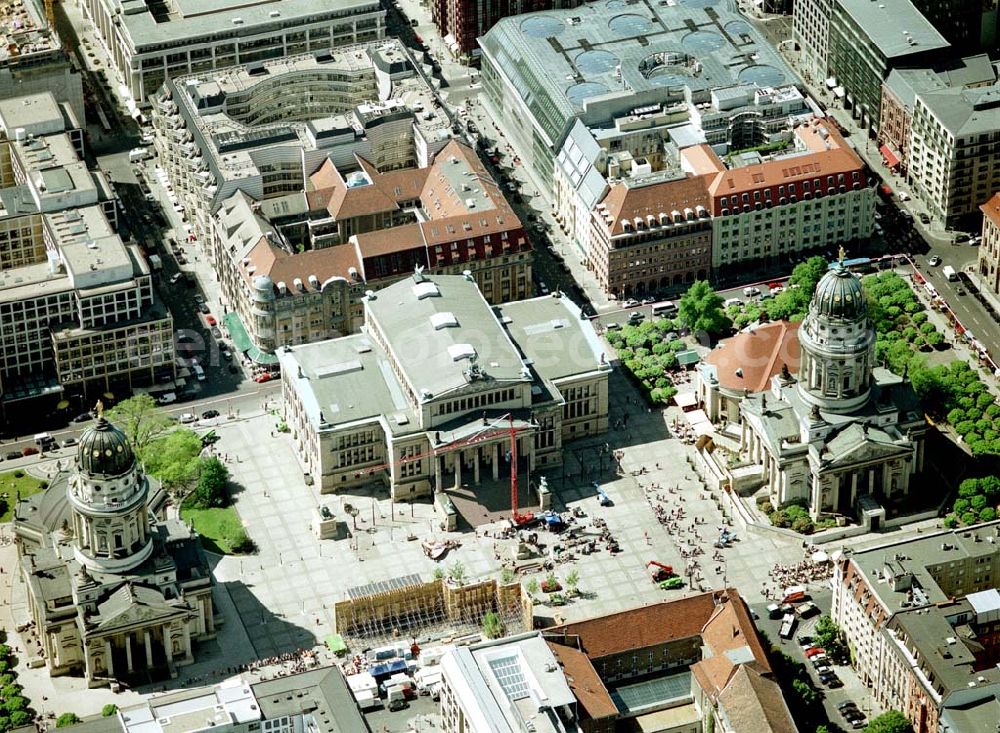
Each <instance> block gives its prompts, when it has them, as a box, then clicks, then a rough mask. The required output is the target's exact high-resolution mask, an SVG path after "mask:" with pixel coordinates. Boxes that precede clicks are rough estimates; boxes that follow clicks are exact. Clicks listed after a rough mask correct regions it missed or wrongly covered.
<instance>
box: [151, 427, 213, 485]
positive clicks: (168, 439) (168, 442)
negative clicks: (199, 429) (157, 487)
mask: <svg viewBox="0 0 1000 733" xmlns="http://www.w3.org/2000/svg"><path fill="white" fill-rule="evenodd" d="M201 447H202V446H201V438H199V437H198V436H197V434H195V432H194V431H193V430H188V429H187V428H181V429H179V430H174V431H172V432H170V433H168V434H167V435H165V436H163V437H162V438H157V439H156V440H154V441H153V442H151V443H150V444H149V445H148V446H147V449H146V450H145V451H144V452H143V456H142V458H143V461H144V463H145V465H146V471H147V472H148V473H150V474H152V475H153V476H156V478H158V479H160V481H162V482H163V483H164V484H166V485H167V486H168V487H169V488H173V489H184V488H187V487H188V486H190V485H191V483H192V482H193V481H194V480H195V478H197V476H198V469H199V461H198V455H199V454H200V453H201Z"/></svg>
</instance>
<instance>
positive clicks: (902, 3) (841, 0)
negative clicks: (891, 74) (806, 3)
mask: <svg viewBox="0 0 1000 733" xmlns="http://www.w3.org/2000/svg"><path fill="white" fill-rule="evenodd" d="M837 3H838V4H839V5H840V6H841V7H842V8H843V9H844V10H845V11H847V14H848V15H850V16H851V18H852V19H853V20H854V22H855V23H857V25H858V26H859V27H860V28H861V29H862V30H863V31H864V33H865V35H867V36H868V37H869V38H870V39H871V41H872V43H874V44H875V46H876V47H877V48H878V49H879V50H880V51H881V52H882V54H883V55H884V56H885V57H886V58H887V59H892V58H896V57H899V56H911V55H913V54H917V53H922V52H925V51H931V50H933V49H939V48H947V47H948V46H949V45H950V44H949V43H948V41H946V40H945V39H944V36H942V35H941V34H940V33H938V32H937V29H935V28H934V26H933V25H931V23H930V21H929V20H927V19H926V18H925V17H924V16H923V14H922V13H921V12H920V11H919V10H917V9H916V8H915V7H914V5H913V3H911V2H910V0H877V2H875V1H873V0H837Z"/></svg>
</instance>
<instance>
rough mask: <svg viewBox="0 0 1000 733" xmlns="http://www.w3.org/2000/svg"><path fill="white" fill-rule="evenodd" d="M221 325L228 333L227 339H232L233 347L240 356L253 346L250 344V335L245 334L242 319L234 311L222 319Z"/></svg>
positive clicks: (245, 330)
mask: <svg viewBox="0 0 1000 733" xmlns="http://www.w3.org/2000/svg"><path fill="white" fill-rule="evenodd" d="M222 325H223V326H225V327H226V330H227V331H229V338H230V339H232V342H233V346H235V347H236V350H237V351H239V352H240V353H241V354H242V353H243V352H245V351H247V350H248V349H249V348H250V347H251V346H253V344H252V343H251V342H250V334H248V333H247V329H246V326H244V325H243V319H242V318H240V314H239V313H237V312H236V311H229V312H228V313H227V314H226V315H224V316H223V317H222Z"/></svg>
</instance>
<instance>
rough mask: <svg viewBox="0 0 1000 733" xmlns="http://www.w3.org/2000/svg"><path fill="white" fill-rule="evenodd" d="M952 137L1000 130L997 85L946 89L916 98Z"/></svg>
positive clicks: (999, 87) (926, 93) (918, 95)
mask: <svg viewBox="0 0 1000 733" xmlns="http://www.w3.org/2000/svg"><path fill="white" fill-rule="evenodd" d="M916 96H917V97H918V98H919V99H920V101H921V102H923V104H924V105H925V106H926V107H927V109H928V110H929V111H930V113H931V114H932V115H933V116H934V117H935V118H936V119H937V120H938V122H940V123H941V126H942V127H944V129H945V130H946V131H947V132H948V133H950V134H951V135H952V136H953V137H956V138H962V137H966V136H969V135H979V134H981V133H988V132H993V131H994V130H998V129H1000V85H998V84H994V85H993V86H989V87H980V88H978V89H962V88H960V87H959V88H954V87H949V88H947V89H939V90H935V91H930V92H924V93H922V94H921V93H919V92H918V93H917V95H916Z"/></svg>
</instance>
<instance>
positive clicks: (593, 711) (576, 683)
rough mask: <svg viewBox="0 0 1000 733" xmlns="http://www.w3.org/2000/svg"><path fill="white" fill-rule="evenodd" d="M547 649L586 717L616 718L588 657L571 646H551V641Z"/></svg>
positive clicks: (608, 697) (616, 713)
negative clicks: (560, 668)
mask: <svg viewBox="0 0 1000 733" xmlns="http://www.w3.org/2000/svg"><path fill="white" fill-rule="evenodd" d="M549 648H550V649H551V650H552V653H553V654H554V655H555V657H556V659H557V660H558V662H559V664H560V665H561V666H562V669H563V674H564V675H565V676H566V682H567V683H568V684H569V688H570V689H571V690H572V691H573V695H574V696H575V697H576V699H577V702H579V703H580V707H581V708H583V712H584V713H585V714H586V717H587V718H590V719H592V720H599V719H601V718H610V717H616V716H617V715H618V708H617V706H616V705H615V703H614V701H613V700H612V699H611V695H610V694H609V693H608V688H607V687H605V686H604V683H603V682H602V681H601V678H600V676H599V675H598V674H597V670H596V669H594V665H593V664H592V663H591V661H590V657H588V656H587V655H586V654H584V653H583V652H581V651H579V650H577V649H575V648H573V647H571V646H564V645H563V644H553V643H552V642H551V641H550V642H549Z"/></svg>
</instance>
